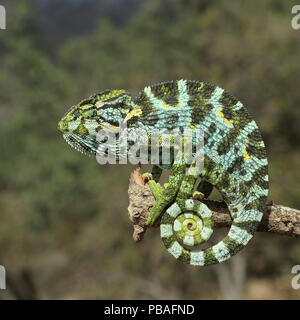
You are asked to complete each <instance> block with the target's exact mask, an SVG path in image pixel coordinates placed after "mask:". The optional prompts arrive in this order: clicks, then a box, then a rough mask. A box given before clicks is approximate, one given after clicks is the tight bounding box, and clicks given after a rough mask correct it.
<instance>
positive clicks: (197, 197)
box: [193, 191, 204, 200]
mask: <svg viewBox="0 0 300 320" xmlns="http://www.w3.org/2000/svg"><path fill="white" fill-rule="evenodd" d="M193 199H195V200H202V199H204V194H203V193H202V192H200V191H195V192H194V193H193Z"/></svg>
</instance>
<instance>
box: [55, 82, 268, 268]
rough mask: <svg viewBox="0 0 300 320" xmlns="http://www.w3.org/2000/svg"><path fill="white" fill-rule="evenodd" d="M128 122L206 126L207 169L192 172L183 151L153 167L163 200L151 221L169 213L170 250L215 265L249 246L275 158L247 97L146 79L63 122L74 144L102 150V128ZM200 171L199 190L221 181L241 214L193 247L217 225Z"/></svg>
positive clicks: (92, 101) (91, 101)
mask: <svg viewBox="0 0 300 320" xmlns="http://www.w3.org/2000/svg"><path fill="white" fill-rule="evenodd" d="M124 123H126V125H127V127H128V129H129V130H131V129H136V128H140V129H143V130H145V132H147V135H148V137H149V138H150V137H151V133H153V132H163V131H165V130H174V129H179V130H180V131H184V129H191V130H198V129H199V130H203V132H204V169H203V171H202V172H201V174H199V175H192V174H187V173H186V169H187V168H188V167H189V165H188V164H187V163H185V161H184V159H183V158H181V159H176V160H178V161H174V159H173V160H172V161H170V163H168V164H163V163H161V162H159V164H158V165H155V166H154V167H153V171H152V174H153V178H154V180H151V181H150V187H151V189H152V190H153V194H154V196H155V198H156V201H155V204H154V206H153V208H152V210H151V212H150V214H149V217H148V220H147V223H148V225H152V224H153V223H154V222H155V220H156V219H157V218H158V217H159V216H160V215H161V214H163V215H162V220H161V237H162V241H163V243H164V245H165V246H166V248H167V250H168V251H169V252H170V253H171V254H172V255H173V256H174V257H175V258H177V259H178V260H180V261H182V262H184V263H187V264H192V265H198V266H207V265H211V264H216V263H220V262H223V261H225V260H228V259H229V258H230V257H231V256H233V255H235V254H236V253H237V252H239V251H240V250H241V249H242V248H244V247H245V246H246V245H247V243H248V242H249V240H250V239H251V238H252V236H253V234H254V233H255V231H256V229H257V226H258V224H259V222H260V221H261V218H262V215H263V212H264V208H265V205H266V200H267V195H268V162H267V158H266V150H265V145H264V142H263V140H262V137H261V134H260V132H259V129H258V127H257V125H256V123H255V122H254V121H253V120H252V118H251V117H250V115H249V114H248V112H247V110H246V108H245V107H244V106H243V105H242V103H241V102H239V101H238V100H237V99H236V98H235V97H233V96H232V95H231V94H229V93H227V92H226V91H224V90H223V89H221V88H219V87H217V86H214V85H211V84H209V83H206V82H201V81H189V80H178V81H167V82H162V83H158V84H154V85H152V86H149V87H146V88H145V89H144V90H143V91H141V92H140V93H139V94H138V96H137V97H135V98H134V99H132V98H131V96H130V95H129V94H128V93H126V92H125V91H124V90H107V91H103V92H100V93H98V94H95V95H93V96H92V97H90V98H88V99H86V100H84V101H82V102H81V103H80V104H78V105H76V106H74V107H72V108H71V109H70V110H69V111H68V113H67V114H66V115H65V116H64V117H63V118H62V120H61V121H60V122H59V129H60V131H61V132H62V133H63V136H64V138H65V140H66V141H67V142H68V143H69V144H70V145H71V146H72V147H74V148H76V149H77V150H79V151H80V152H83V153H86V154H90V155H96V153H97V150H98V148H99V147H100V146H101V144H100V143H99V142H98V141H97V139H96V135H97V132H98V131H99V130H101V129H102V130H106V131H117V130H118V128H119V126H120V124H124ZM149 141H150V139H149ZM150 146H151V143H150V142H149V147H150ZM159 146H162V142H159ZM192 165H193V164H192ZM162 170H170V176H169V182H168V185H167V187H166V188H165V189H163V188H162V187H160V186H159V185H158V184H157V182H158V181H159V177H160V174H161V172H162ZM199 178H200V179H201V181H200V183H199V185H198V189H197V190H198V191H199V192H200V193H202V194H203V195H204V196H205V197H208V196H209V194H210V193H211V191H212V188H213V187H215V188H216V189H218V190H219V191H220V193H221V194H222V196H223V199H224V201H225V202H226V203H227V205H228V208H229V210H230V212H231V215H232V218H233V222H232V226H231V228H230V230H229V233H228V234H227V236H226V237H225V238H224V239H223V240H222V241H220V242H219V243H217V244H216V245H214V246H212V247H211V248H208V249H205V250H194V249H190V248H189V247H190V246H192V245H195V244H199V243H201V242H203V241H205V240H208V238H209V236H210V235H211V231H212V227H213V222H212V215H211V211H210V210H209V209H208V208H207V207H206V206H205V205H204V204H203V203H201V202H200V201H198V200H195V199H193V198H192V194H193V190H194V186H195V183H196V180H197V179H199ZM199 221H200V222H199ZM187 246H188V247H187Z"/></svg>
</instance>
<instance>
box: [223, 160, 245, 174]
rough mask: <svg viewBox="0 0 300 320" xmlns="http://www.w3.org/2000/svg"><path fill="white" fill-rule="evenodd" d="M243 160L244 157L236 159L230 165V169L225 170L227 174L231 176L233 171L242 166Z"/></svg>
mask: <svg viewBox="0 0 300 320" xmlns="http://www.w3.org/2000/svg"><path fill="white" fill-rule="evenodd" d="M244 162H245V160H244V157H242V156H241V157H237V158H236V159H235V160H234V161H233V162H232V164H231V165H230V167H229V168H228V169H227V172H228V173H229V174H232V173H233V172H234V171H235V170H238V169H239V168H240V167H241V166H242V165H243V164H244Z"/></svg>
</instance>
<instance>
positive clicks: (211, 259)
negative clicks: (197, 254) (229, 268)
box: [204, 248, 219, 265]
mask: <svg viewBox="0 0 300 320" xmlns="http://www.w3.org/2000/svg"><path fill="white" fill-rule="evenodd" d="M204 263H205V265H210V264H216V263H219V261H218V259H217V258H216V257H215V255H214V254H213V251H212V248H208V249H206V250H205V251H204Z"/></svg>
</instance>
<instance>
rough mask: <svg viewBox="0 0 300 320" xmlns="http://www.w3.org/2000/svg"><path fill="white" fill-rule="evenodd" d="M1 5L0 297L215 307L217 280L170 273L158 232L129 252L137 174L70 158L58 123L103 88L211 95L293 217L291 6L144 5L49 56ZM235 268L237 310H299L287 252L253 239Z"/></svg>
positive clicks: (296, 202) (27, 17) (293, 257)
mask: <svg viewBox="0 0 300 320" xmlns="http://www.w3.org/2000/svg"><path fill="white" fill-rule="evenodd" d="M2 2H4V3H3V4H4V5H5V6H6V7H7V12H8V16H7V30H6V31H1V34H0V48H1V51H0V61H1V71H0V88H1V90H0V152H1V156H0V212H1V223H0V264H2V265H4V266H5V267H6V269H7V273H8V276H9V279H8V280H9V287H10V290H7V291H6V292H5V293H3V292H2V293H1V297H3V298H28V297H29V298H58V299H64V298H100V299H108V298H116V299H125V298H127V299H134V298H136V299H146V298H155V299H161V298H166V299H172V298H182V299H187V298H195V299H201V298H207V299H210V298H223V297H224V296H222V294H221V293H220V290H219V287H218V281H217V278H216V273H215V271H216V269H215V268H214V267H212V268H205V269H197V268H193V267H188V266H185V265H182V264H180V262H177V261H175V259H173V258H172V257H171V256H170V255H169V254H168V253H167V252H166V251H165V250H164V248H163V246H162V244H161V243H160V237H159V231H158V230H149V232H148V234H147V235H146V238H145V240H144V241H143V243H141V244H135V243H134V242H133V240H132V238H131V232H132V230H131V225H130V222H129V220H128V217H127V206H128V199H127V184H128V177H129V174H130V172H131V170H132V168H131V167H130V166H99V165H98V164H97V163H96V161H95V159H92V158H88V157H85V156H83V155H81V154H80V153H77V152H76V151H74V150H73V149H71V148H70V147H69V146H68V145H67V144H66V143H65V142H64V141H63V139H62V137H61V136H60V134H59V132H58V131H57V122H58V121H59V119H60V118H61V117H62V115H63V114H64V112H65V111H66V110H67V108H68V107H69V106H71V105H73V104H75V103H77V102H78V101H80V100H82V99H83V98H85V97H87V96H89V95H91V94H93V93H94V92H97V91H102V90H104V89H107V88H124V89H126V90H128V91H129V92H132V94H133V95H134V94H136V93H137V92H138V91H139V90H141V89H142V88H143V87H144V86H145V85H148V84H151V83H153V82H157V81H163V80H169V79H180V78H184V79H199V80H206V81H209V82H211V83H214V84H217V85H219V86H220V87H223V88H225V89H227V90H228V91H229V92H231V93H233V94H234V95H235V96H236V97H238V98H239V99H240V100H241V101H242V102H243V103H244V104H245V105H246V106H247V107H248V109H249V110H250V112H251V113H252V114H253V116H254V117H255V119H256V120H257V122H258V124H259V126H260V128H261V130H262V134H263V137H264V139H265V141H266V145H267V149H268V155H269V162H270V178H271V189H270V199H273V200H274V201H275V202H276V203H281V204H284V205H287V206H290V207H295V208H297V207H298V208H299V207H300V197H299V192H300V187H299V180H300V170H299V157H300V148H299V141H300V129H299V123H300V109H299V101H300V90H299V85H300V70H299V56H300V31H295V30H293V29H292V28H291V24H290V20H291V13H290V11H291V6H290V4H289V3H288V2H284V1H281V0H274V1H271V0H268V1H259V0H253V1H248V2H247V4H246V3H245V2H239V1H234V0H227V1H224V0H223V1H212V0H210V1H208V0H201V1H200V0H199V1H193V0H152V1H144V2H143V3H142V4H141V5H140V7H139V9H138V10H137V11H136V12H135V13H134V14H133V15H132V17H131V18H130V19H129V20H128V21H127V23H126V24H125V25H122V26H118V25H115V24H114V23H113V22H112V21H111V20H110V17H107V18H106V19H101V21H100V20H99V22H98V23H97V26H96V27H95V28H94V29H93V30H92V31H91V32H88V33H85V34H80V35H76V34H75V35H74V34H72V35H70V36H66V37H65V38H64V39H61V38H58V39H57V40H56V41H55V39H53V38H51V39H49V43H50V42H51V44H52V46H51V47H49V45H47V41H48V39H47V38H45V37H44V35H43V33H41V31H40V30H39V26H38V24H37V22H36V21H37V16H38V2H37V1H25V0H18V1H17V0H9V1H2ZM82 18H83V19H88V18H89V17H87V16H83V17H82ZM244 256H245V257H246V258H245V259H246V261H247V271H248V273H247V281H246V284H245V289H244V292H243V294H242V296H241V297H242V298H243V297H244V298H257V297H262V298H267V299H272V298H299V292H296V291H295V290H293V289H291V287H290V279H291V274H290V270H291V267H292V266H293V265H294V264H299V263H300V248H299V243H298V241H297V240H296V239H289V238H287V237H280V236H278V235H277V236H276V235H271V234H257V235H256V237H255V239H254V240H253V241H252V242H251V243H250V244H249V245H248V247H247V248H246V249H245V253H244ZM258 280H259V281H258ZM261 286H263V288H261ZM28 288H29V289H28ZM259 290H261V295H259V293H257V292H258V291H259ZM253 292H254V293H253Z"/></svg>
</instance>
